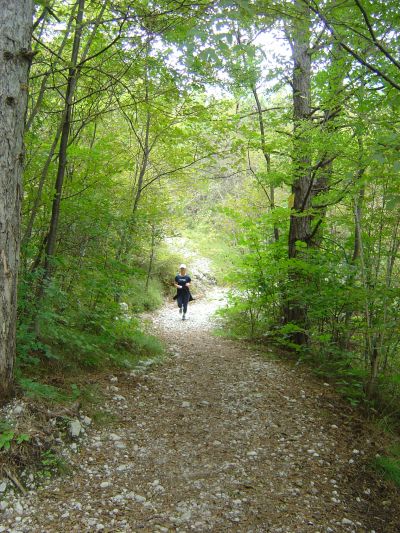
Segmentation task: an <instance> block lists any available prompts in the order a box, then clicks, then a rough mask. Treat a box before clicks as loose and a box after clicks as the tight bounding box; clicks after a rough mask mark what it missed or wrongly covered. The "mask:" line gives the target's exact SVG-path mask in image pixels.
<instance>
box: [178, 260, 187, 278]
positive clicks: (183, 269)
mask: <svg viewBox="0 0 400 533" xmlns="http://www.w3.org/2000/svg"><path fill="white" fill-rule="evenodd" d="M179 272H180V274H181V275H182V276H184V275H185V274H186V265H184V264H183V263H182V264H181V265H180V266H179Z"/></svg>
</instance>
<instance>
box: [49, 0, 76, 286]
mask: <svg viewBox="0 0 400 533" xmlns="http://www.w3.org/2000/svg"><path fill="white" fill-rule="evenodd" d="M84 6H85V0H79V6H78V14H77V18H76V27H75V35H74V43H73V47H72V56H71V67H70V69H69V74H68V84H67V90H66V94H65V109H64V121H63V126H62V131H61V141H60V150H59V154H58V170H57V177H56V183H55V191H54V198H53V207H52V212H51V221H50V227H49V233H48V237H47V243H46V258H45V264H44V271H45V277H46V278H47V279H48V278H49V277H50V272H51V267H52V265H51V262H52V259H53V256H54V253H55V249H56V238H57V230H58V219H59V216H60V205H61V194H62V189H63V184H64V176H65V170H66V167H67V148H68V139H69V134H70V127H71V114H72V108H73V98H74V93H75V88H76V80H77V74H78V70H77V68H76V66H77V63H78V54H79V47H80V42H81V36H82V21H83V11H84Z"/></svg>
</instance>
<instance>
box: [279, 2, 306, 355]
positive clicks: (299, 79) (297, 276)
mask: <svg viewBox="0 0 400 533" xmlns="http://www.w3.org/2000/svg"><path fill="white" fill-rule="evenodd" d="M295 5H296V7H297V9H298V13H299V17H298V18H297V19H296V20H295V27H294V31H293V37H292V43H291V44H292V57H293V122H294V133H293V156H292V158H293V185H292V195H293V207H292V213H291V216H290V228H289V242H288V251H289V259H295V258H296V257H298V255H299V253H300V252H299V251H298V248H297V245H296V243H297V242H298V241H301V242H303V243H306V244H307V246H309V238H310V235H311V216H310V215H309V214H307V211H308V210H309V208H310V206H311V189H312V185H313V183H312V177H311V150H310V134H309V130H310V128H311V124H310V115H311V54H310V14H309V10H308V9H307V8H305V7H304V6H303V5H302V4H301V2H300V1H297V0H296V2H295ZM301 253H304V252H301ZM289 276H290V280H291V285H292V287H293V288H294V289H295V290H296V292H298V293H300V291H299V288H301V286H302V285H303V284H305V280H304V279H303V274H301V273H299V272H298V271H297V270H296V268H291V269H290V271H289ZM285 321H286V322H287V323H289V322H290V323H292V324H295V325H296V326H297V327H298V328H300V329H299V331H297V332H295V333H294V334H293V335H292V340H293V342H294V343H295V344H299V345H304V344H307V342H308V336H307V333H306V328H307V310H306V305H305V303H304V302H302V301H301V300H300V298H299V297H298V295H294V296H292V295H289V296H288V298H287V305H286V309H285Z"/></svg>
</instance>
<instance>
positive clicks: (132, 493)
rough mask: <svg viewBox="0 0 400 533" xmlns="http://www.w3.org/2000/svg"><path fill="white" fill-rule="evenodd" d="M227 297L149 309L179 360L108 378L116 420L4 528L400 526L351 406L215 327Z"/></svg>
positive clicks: (88, 439) (89, 435) (23, 501)
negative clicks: (182, 308) (183, 312)
mask: <svg viewBox="0 0 400 533" xmlns="http://www.w3.org/2000/svg"><path fill="white" fill-rule="evenodd" d="M222 299H223V293H222V292H218V291H215V292H214V293H213V295H212V297H211V298H210V299H209V300H207V301H205V300H203V301H202V300H200V301H196V302H194V303H193V304H192V305H191V306H190V308H189V313H188V317H189V319H188V320H187V321H186V322H182V321H181V320H180V317H179V315H178V311H177V309H176V308H175V307H174V306H173V305H172V304H171V305H168V306H166V307H165V308H164V309H162V310H161V311H160V312H159V313H158V314H157V315H156V316H154V317H153V324H154V325H153V327H154V328H155V330H156V331H157V333H158V334H159V335H160V336H161V337H162V338H163V339H164V341H165V342H166V344H167V346H168V347H169V350H170V352H171V357H169V358H168V359H167V360H166V361H165V362H163V363H162V364H160V365H154V366H153V367H149V368H148V369H147V370H146V371H144V372H141V373H131V374H125V373H122V374H120V375H118V376H110V377H109V378H107V380H106V381H105V382H104V383H102V385H103V387H104V391H105V397H106V400H105V402H104V406H103V408H104V409H107V410H108V411H109V412H112V413H113V414H114V417H115V419H114V422H113V424H112V426H111V427H106V428H102V429H97V430H96V429H94V428H93V427H92V426H89V427H88V429H87V431H86V436H85V437H84V438H83V439H81V440H80V441H79V445H78V447H77V446H76V444H72V449H71V450H70V452H69V455H70V458H71V461H72V464H73V472H72V473H71V474H69V475H68V476H66V477H64V478H59V479H55V480H52V481H50V482H48V483H47V484H46V485H45V486H43V487H42V488H40V489H39V490H37V491H36V492H32V493H31V494H29V495H28V496H27V497H25V498H19V499H18V500H17V499H14V500H13V501H12V502H10V503H9V507H8V509H6V510H5V511H4V512H3V522H2V524H3V525H2V529H1V528H0V530H1V531H14V532H59V531H60V532H61V531H85V532H86V531H110V532H111V531H112V532H135V531H146V532H157V531H163V532H189V531H198V532H202V531H212V532H247V533H251V532H254V533H255V532H273V533H279V532H282V533H283V532H289V533H294V532H303V533H305V532H314V533H317V532H319V533H325V532H326V533H328V532H342V531H343V532H353V531H354V532H357V533H358V532H369V533H371V532H373V531H375V532H376V533H386V532H396V531H399V528H398V522H397V518H396V517H397V516H399V514H398V510H399V506H398V495H396V494H394V493H390V491H388V489H387V488H386V486H385V485H384V484H383V483H380V482H378V481H377V480H375V479H374V478H373V477H372V474H371V473H370V469H369V467H368V464H369V461H370V459H371V456H373V455H374V454H375V453H376V445H375V443H374V442H373V439H372V438H371V437H369V436H368V434H367V433H366V432H365V431H363V430H362V429H361V424H360V425H359V427H358V425H357V419H356V417H355V415H354V413H353V412H352V411H351V410H350V409H349V408H348V407H347V406H343V405H341V404H340V401H339V400H338V399H337V398H336V396H335V394H334V392H333V391H332V390H331V387H329V386H328V385H327V384H323V383H320V382H317V381H315V380H314V379H313V378H312V377H310V376H309V375H308V373H307V372H306V371H305V370H301V369H299V368H298V367H293V366H290V365H288V364H286V363H283V362H280V361H276V360H274V359H273V358H272V357H269V358H267V357H266V356H262V355H260V354H259V353H258V352H257V350H256V349H255V348H254V347H253V348H251V347H249V346H246V345H244V344H241V343H239V342H233V341H229V340H223V339H220V338H218V337H214V336H213V335H212V333H211V331H210V329H211V327H212V326H213V324H214V323H215V319H214V318H212V312H213V311H215V309H216V308H217V307H218V306H219V305H220V302H221V300H222ZM268 353H269V354H270V355H272V353H270V352H268Z"/></svg>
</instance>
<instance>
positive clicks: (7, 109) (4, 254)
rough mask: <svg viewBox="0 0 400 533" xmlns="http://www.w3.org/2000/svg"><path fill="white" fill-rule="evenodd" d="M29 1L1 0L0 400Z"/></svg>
mask: <svg viewBox="0 0 400 533" xmlns="http://www.w3.org/2000/svg"><path fill="white" fill-rule="evenodd" d="M32 25H33V2H32V0H15V1H12V2H10V1H9V0H0V401H2V400H4V399H5V398H7V397H8V396H9V395H10V394H11V392H12V384H13V367H14V360H15V324H16V314H17V275H18V264H19V248H20V214H21V213H20V211H21V197H22V172H23V152H24V148H23V134H24V123H25V114H26V108H27V100H28V98H27V96H28V91H27V89H28V86H27V83H28V73H29V66H30V62H31V58H32V54H31V52H30V40H31V35H32Z"/></svg>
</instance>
